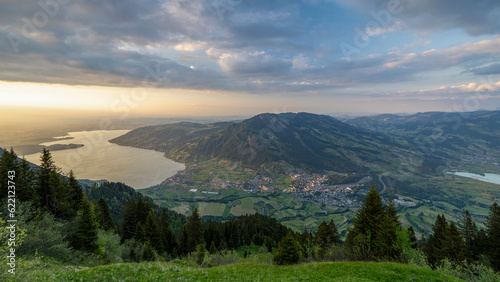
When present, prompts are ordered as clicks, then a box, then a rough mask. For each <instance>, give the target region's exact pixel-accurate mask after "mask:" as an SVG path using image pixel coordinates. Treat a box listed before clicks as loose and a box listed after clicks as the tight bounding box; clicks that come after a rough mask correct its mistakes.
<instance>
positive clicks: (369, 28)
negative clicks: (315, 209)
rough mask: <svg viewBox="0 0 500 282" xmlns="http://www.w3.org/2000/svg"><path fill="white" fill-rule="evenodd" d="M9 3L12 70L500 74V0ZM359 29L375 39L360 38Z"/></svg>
mask: <svg viewBox="0 0 500 282" xmlns="http://www.w3.org/2000/svg"><path fill="white" fill-rule="evenodd" d="M0 5H1V9H0V38H1V40H0V60H1V61H2V65H1V66H0V80H5V81H25V82H46V83H62V84H70V85H72V84H79V85H100V86H124V87H134V86H138V85H144V84H146V85H149V86H153V87H162V88H177V89H178V88H180V89H210V90H223V91H235V92H245V93H264V94H265V93H291V94H290V95H297V93H305V94H307V95H309V94H311V93H312V94H314V93H323V94H325V93H327V94H329V95H330V94H331V95H333V94H335V93H337V92H338V91H340V92H341V90H342V89H348V88H352V87H353V86H359V85H367V86H370V87H377V85H383V84H387V83H394V82H397V83H404V82H414V81H417V80H418V79H419V76H420V75H421V74H423V73H426V72H429V71H443V78H444V79H448V80H450V81H452V80H456V77H454V78H451V77H449V70H450V69H451V68H453V69H455V70H456V73H455V74H453V75H455V76H460V75H463V76H464V77H465V76H466V77H467V79H471V78H474V77H479V76H485V75H498V74H500V63H499V61H500V37H498V35H497V33H498V31H499V30H500V20H499V19H500V2H499V1H495V0H479V1H469V0H441V1H433V0H420V1H409V0H401V1H399V0H376V1H373V0H349V1H347V0H330V1H327V0H324V1H321V0H317V1H310V0H309V1H306V0H303V1H284V0H277V1H264V0H256V1H244V0H205V1H204V0H165V1H158V0H143V1H133V0H120V1H119V0H102V1H97V0H87V1H71V0H41V1H39V2H30V3H29V4H26V3H25V2H23V1H14V0H3V1H0ZM391 5H393V6H394V5H396V6H394V7H397V9H396V10H397V13H395V12H394V11H393V10H391V8H390V7H391ZM384 15H389V16H390V17H389V18H384ZM374 21H375V22H377V21H378V22H379V23H378V27H377V25H373V22H374ZM457 30H458V31H460V32H461V33H462V34H461V35H460V36H457V38H456V39H448V41H447V42H445V43H442V44H437V43H436V44H435V46H432V45H433V43H429V42H431V40H423V39H425V38H426V37H429V36H432V35H439V34H440V33H442V32H449V31H457ZM358 31H361V33H362V34H361V35H358V34H357V32H358ZM357 36H358V37H357ZM359 36H361V37H359ZM478 36H479V37H478ZM422 38H423V39H422ZM356 40H358V41H363V40H364V42H365V43H366V42H369V44H365V45H366V46H361V47H360V46H357V45H356V44H355V43H356ZM368 40H370V41H368ZM423 41H425V42H426V44H414V43H415V42H423ZM343 42H344V43H348V44H350V46H353V47H354V48H356V49H357V53H356V56H353V57H352V58H348V60H347V59H346V56H345V52H342V48H341V47H340V46H341V44H342V43H343ZM358 45H359V44H358ZM417 45H418V46H417ZM427 45H428V46H427ZM405 46H406V47H405ZM423 46H426V47H423ZM423 48H424V49H423ZM148 83H149V84H148ZM450 83H451V82H450ZM497 90H498V89H496V90H495V91H497Z"/></svg>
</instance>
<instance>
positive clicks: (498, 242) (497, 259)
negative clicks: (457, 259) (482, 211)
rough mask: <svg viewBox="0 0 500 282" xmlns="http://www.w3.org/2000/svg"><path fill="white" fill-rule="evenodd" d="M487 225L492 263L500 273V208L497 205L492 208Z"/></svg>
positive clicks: (489, 253)
mask: <svg viewBox="0 0 500 282" xmlns="http://www.w3.org/2000/svg"><path fill="white" fill-rule="evenodd" d="M485 225H486V233H487V234H488V249H489V251H488V255H489V257H490V263H491V266H492V267H493V269H494V270H496V271H500V206H499V205H498V204H497V203H494V204H493V205H492V206H491V208H490V213H489V214H488V217H487V218H486V222H485Z"/></svg>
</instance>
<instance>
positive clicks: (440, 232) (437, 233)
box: [425, 215, 448, 267]
mask: <svg viewBox="0 0 500 282" xmlns="http://www.w3.org/2000/svg"><path fill="white" fill-rule="evenodd" d="M447 228H448V223H447V222H446V219H445V217H444V215H438V216H437V218H436V222H435V223H434V225H433V226H432V233H431V235H429V239H428V240H427V244H426V247H425V253H426V255H427V259H428V261H429V264H430V265H431V266H432V267H436V266H438V265H439V263H440V262H441V261H442V260H443V259H444V258H445V257H446V255H445V253H444V252H443V249H444V246H445V244H446V243H445V242H446V230H447Z"/></svg>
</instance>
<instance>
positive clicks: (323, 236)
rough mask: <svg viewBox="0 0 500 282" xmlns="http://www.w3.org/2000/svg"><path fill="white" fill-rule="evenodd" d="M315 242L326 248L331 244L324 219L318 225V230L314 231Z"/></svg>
mask: <svg viewBox="0 0 500 282" xmlns="http://www.w3.org/2000/svg"><path fill="white" fill-rule="evenodd" d="M315 240H316V244H318V245H319V246H320V247H321V248H323V249H327V248H329V247H330V245H331V239H330V228H329V227H328V225H327V224H326V222H325V221H323V222H322V223H321V224H320V225H319V226H318V231H316V238H315Z"/></svg>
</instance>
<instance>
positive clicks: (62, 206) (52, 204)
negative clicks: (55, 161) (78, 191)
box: [46, 170, 75, 219]
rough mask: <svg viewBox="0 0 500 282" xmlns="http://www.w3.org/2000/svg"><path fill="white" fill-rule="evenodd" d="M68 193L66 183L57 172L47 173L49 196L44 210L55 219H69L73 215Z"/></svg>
mask: <svg viewBox="0 0 500 282" xmlns="http://www.w3.org/2000/svg"><path fill="white" fill-rule="evenodd" d="M69 197H70V195H69V193H68V189H67V186H66V183H65V181H64V179H63V178H62V176H61V175H60V174H59V173H57V171H55V170H52V171H50V173H49V195H48V197H47V199H48V202H47V206H46V208H47V209H48V210H49V211H50V212H51V213H52V214H53V215H54V216H55V217H56V218H62V219H71V218H72V217H74V215H75V213H74V212H73V210H72V207H71V205H70V202H69Z"/></svg>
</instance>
